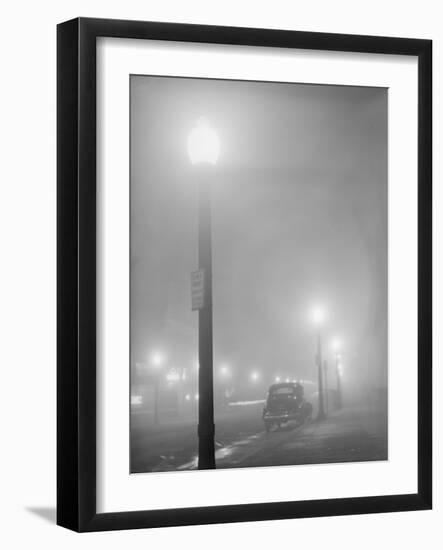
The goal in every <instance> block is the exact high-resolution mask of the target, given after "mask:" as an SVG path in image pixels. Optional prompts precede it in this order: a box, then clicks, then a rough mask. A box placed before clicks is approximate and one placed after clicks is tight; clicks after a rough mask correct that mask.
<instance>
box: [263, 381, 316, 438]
mask: <svg viewBox="0 0 443 550" xmlns="http://www.w3.org/2000/svg"><path fill="white" fill-rule="evenodd" d="M311 418H312V405H311V403H308V401H306V399H305V398H304V391H303V386H301V384H299V383H297V382H289V383H283V384H273V385H272V386H270V388H269V390H268V396H267V399H266V405H265V407H264V409H263V421H264V423H265V428H266V431H267V432H269V431H270V430H272V429H273V428H277V429H278V428H280V427H281V426H282V425H286V424H288V423H290V422H292V423H295V424H296V425H300V424H304V423H305V422H307V421H308V420H311Z"/></svg>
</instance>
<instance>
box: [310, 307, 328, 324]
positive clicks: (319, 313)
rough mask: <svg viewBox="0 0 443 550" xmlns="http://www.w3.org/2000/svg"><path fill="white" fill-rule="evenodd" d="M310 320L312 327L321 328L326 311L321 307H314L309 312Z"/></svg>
mask: <svg viewBox="0 0 443 550" xmlns="http://www.w3.org/2000/svg"><path fill="white" fill-rule="evenodd" d="M311 319H312V322H313V323H314V325H316V326H318V327H319V326H321V325H323V323H324V322H325V319H326V311H325V310H324V308H323V307H321V306H315V307H313V308H312V310H311Z"/></svg>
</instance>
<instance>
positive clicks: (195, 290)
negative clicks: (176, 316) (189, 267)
mask: <svg viewBox="0 0 443 550" xmlns="http://www.w3.org/2000/svg"><path fill="white" fill-rule="evenodd" d="M191 298H192V310H193V311H194V310H196V309H203V308H204V307H205V272H204V270H203V269H199V270H198V271H193V272H192V273H191Z"/></svg>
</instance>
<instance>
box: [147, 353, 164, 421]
mask: <svg viewBox="0 0 443 550" xmlns="http://www.w3.org/2000/svg"><path fill="white" fill-rule="evenodd" d="M149 362H150V364H151V367H153V368H154V369H155V370H156V371H159V370H160V369H161V368H162V366H163V363H164V362H165V357H164V355H163V353H161V352H160V351H154V352H152V353H151V355H150V358H149ZM159 384H160V375H159V373H158V372H156V373H155V375H154V424H158V397H159V395H158V394H159Z"/></svg>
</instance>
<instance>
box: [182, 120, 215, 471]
mask: <svg viewBox="0 0 443 550" xmlns="http://www.w3.org/2000/svg"><path fill="white" fill-rule="evenodd" d="M219 151H220V145H219V140H218V137H217V134H216V133H215V131H214V130H213V129H212V128H211V126H210V125H209V123H208V121H207V120H206V119H205V118H199V119H198V121H197V123H196V125H195V126H194V128H193V129H192V130H191V132H190V134H189V137H188V155H189V160H190V162H191V164H192V165H193V166H198V167H199V171H198V173H195V176H196V178H197V180H198V267H199V270H200V271H202V273H203V281H204V286H203V304H202V306H201V307H199V309H198V362H199V365H200V368H199V373H198V395H199V397H200V398H199V400H198V468H199V469H200V470H206V469H211V468H215V448H214V434H215V426H214V386H213V382H214V373H213V357H212V243H211V181H210V178H208V177H207V172H206V170H202V169H201V168H202V165H215V164H216V162H217V160H218V156H219ZM205 176H206V181H204V179H205Z"/></svg>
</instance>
